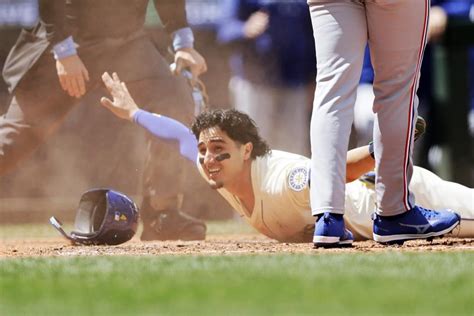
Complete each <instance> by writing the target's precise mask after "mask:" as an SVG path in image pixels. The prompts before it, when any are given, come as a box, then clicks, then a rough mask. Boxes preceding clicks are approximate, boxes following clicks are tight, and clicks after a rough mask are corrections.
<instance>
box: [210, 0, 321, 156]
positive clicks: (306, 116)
mask: <svg viewBox="0 0 474 316" xmlns="http://www.w3.org/2000/svg"><path fill="white" fill-rule="evenodd" d="M221 10H222V16H221V23H220V26H219V31H218V41H219V43H222V44H224V45H225V46H226V47H230V48H231V50H232V55H231V57H230V67H231V71H232V78H231V80H230V83H229V91H230V96H231V101H232V102H231V103H232V105H233V106H234V107H235V108H236V109H238V110H240V111H243V112H246V113H248V114H249V115H250V117H252V118H253V119H254V120H255V121H256V123H257V125H258V126H259V127H260V131H261V134H262V136H263V137H265V138H266V139H267V140H268V142H269V144H270V146H271V147H272V148H275V149H282V150H287V151H291V152H295V153H298V154H306V155H308V154H309V137H308V130H309V120H310V112H309V111H310V109H311V104H312V99H313V94H314V86H315V82H314V78H315V69H316V64H315V52H314V41H313V35H312V34H313V33H312V32H313V31H312V26H311V20H310V16H309V10H308V5H307V3H306V1H305V0H292V1H284V0H256V1H255V0H223V1H222V2H221Z"/></svg>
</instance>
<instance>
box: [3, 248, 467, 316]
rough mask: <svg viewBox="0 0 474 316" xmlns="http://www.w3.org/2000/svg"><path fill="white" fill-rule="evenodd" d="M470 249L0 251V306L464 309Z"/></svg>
mask: <svg viewBox="0 0 474 316" xmlns="http://www.w3.org/2000/svg"><path fill="white" fill-rule="evenodd" d="M473 263H474V253H473V252H450V253H402V252H385V253H371V254H347V253H345V254H334V253H332V254H324V253H323V254H316V253H315V254H313V255H266V256H264V255H256V256H224V257H219V256H214V257H205V256H160V257H152V256H146V257H78V258H25V259H3V260H0V272H1V278H0V315H68V316H69V315H87V316H90V315H170V314H173V315H301V314H307V315H406V314H409V315H473V313H474V266H473Z"/></svg>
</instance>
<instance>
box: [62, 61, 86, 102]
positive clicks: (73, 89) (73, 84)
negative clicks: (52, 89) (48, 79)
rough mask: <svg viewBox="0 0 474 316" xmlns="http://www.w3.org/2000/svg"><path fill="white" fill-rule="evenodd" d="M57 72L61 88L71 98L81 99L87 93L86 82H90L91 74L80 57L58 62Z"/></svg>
mask: <svg viewBox="0 0 474 316" xmlns="http://www.w3.org/2000/svg"><path fill="white" fill-rule="evenodd" d="M56 71H57V73H58V78H59V83H60V84H61V88H63V90H64V91H66V92H67V93H68V94H69V95H70V96H71V97H75V98H80V97H82V96H83V95H84V94H85V93H86V81H89V72H88V71H87V68H86V66H84V63H83V62H82V60H81V59H80V58H79V56H78V55H72V56H68V57H65V58H61V59H59V60H57V61H56Z"/></svg>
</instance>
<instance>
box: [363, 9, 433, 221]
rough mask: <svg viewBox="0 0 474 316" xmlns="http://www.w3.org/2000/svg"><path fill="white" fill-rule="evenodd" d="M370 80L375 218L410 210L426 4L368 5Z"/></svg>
mask: <svg viewBox="0 0 474 316" xmlns="http://www.w3.org/2000/svg"><path fill="white" fill-rule="evenodd" d="M366 6H367V10H366V11H367V23H368V32H369V48H370V53H371V56H372V64H373V67H374V70H375V78H374V93H375V100H374V112H375V114H376V115H375V122H374V148H375V157H376V171H377V184H376V191H377V202H378V205H379V214H380V215H384V216H392V215H397V214H400V213H404V212H406V211H408V210H410V209H411V208H412V207H413V206H414V202H415V201H414V199H413V194H412V193H411V192H410V191H409V190H408V185H409V183H410V179H411V175H412V173H413V162H412V159H411V156H412V148H413V134H412V131H413V130H414V124H415V119H416V117H417V107H418V97H417V96H416V90H417V88H418V80H419V73H420V66H421V61H422V58H423V50H424V47H425V43H426V30H427V26H428V12H429V0H423V1H379V2H376V3H367V4H366Z"/></svg>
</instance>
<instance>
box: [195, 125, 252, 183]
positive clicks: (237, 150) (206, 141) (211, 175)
mask: <svg viewBox="0 0 474 316" xmlns="http://www.w3.org/2000/svg"><path fill="white" fill-rule="evenodd" d="M251 150H252V144H251V143H248V144H244V145H242V144H240V143H238V142H235V141H234V140H232V139H231V138H230V137H229V136H228V135H227V133H225V132H224V131H222V130H221V129H220V128H219V127H212V128H209V129H206V130H204V131H202V132H201V134H200V135H199V143H198V151H199V162H200V163H201V165H202V168H203V169H204V172H205V174H206V176H207V178H208V179H209V183H210V185H211V186H212V187H213V188H217V189H218V188H221V187H223V186H226V187H229V186H231V185H235V184H236V182H238V181H239V179H242V177H243V176H244V175H243V172H245V170H244V164H245V161H247V160H249V159H250V153H251Z"/></svg>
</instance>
